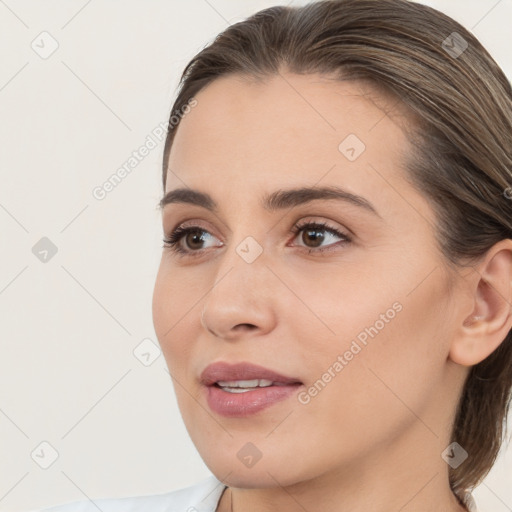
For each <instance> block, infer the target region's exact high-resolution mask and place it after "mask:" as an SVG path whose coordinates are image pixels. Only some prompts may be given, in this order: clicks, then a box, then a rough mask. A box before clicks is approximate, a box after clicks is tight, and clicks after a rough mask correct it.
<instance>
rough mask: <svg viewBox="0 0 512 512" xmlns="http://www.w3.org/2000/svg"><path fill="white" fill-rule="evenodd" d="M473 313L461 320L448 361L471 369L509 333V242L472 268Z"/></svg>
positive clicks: (511, 268)
mask: <svg viewBox="0 0 512 512" xmlns="http://www.w3.org/2000/svg"><path fill="white" fill-rule="evenodd" d="M474 270H475V274H474V276H476V277H474V278H473V279H472V282H471V286H472V303H473V310H472V312H471V313H470V315H468V316H466V317H465V318H463V321H462V323H461V325H460V326H459V327H458V328H457V329H456V333H455V335H454V338H453V340H452V343H451V346H450V354H449V358H450V359H451V360H452V361H453V362H454V363H457V364H460V365H463V366H473V365H476V364H478V363H480V362H481V361H483V360H484V359H486V358H487V357H488V356H489V355H491V354H492V353H493V352H494V351H495V350H496V349H497V348H498V347H499V345H500V344H501V343H502V342H503V340H504V339H505V338H506V337H507V335H508V334H509V332H510V330H511V329H512V240H510V239H506V240H501V241H500V242H498V243H497V244H495V245H494V246H493V247H492V248H491V249H490V250H489V251H488V252H487V255H486V257H485V258H484V260H483V261H482V262H481V263H480V264H479V265H478V266H476V267H474Z"/></svg>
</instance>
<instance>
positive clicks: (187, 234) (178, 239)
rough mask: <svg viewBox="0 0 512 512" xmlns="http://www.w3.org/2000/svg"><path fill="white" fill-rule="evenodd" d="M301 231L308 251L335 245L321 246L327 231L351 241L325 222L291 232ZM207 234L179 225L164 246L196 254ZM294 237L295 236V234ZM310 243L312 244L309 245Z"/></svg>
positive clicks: (197, 229)
mask: <svg viewBox="0 0 512 512" xmlns="http://www.w3.org/2000/svg"><path fill="white" fill-rule="evenodd" d="M301 231H303V234H302V237H301V240H302V241H303V242H304V244H305V245H299V246H298V247H303V248H307V249H308V252H309V253H311V252H322V251H325V250H328V249H330V248H331V246H333V245H336V244H335V243H331V244H328V245H327V247H322V244H323V242H325V240H326V239H327V237H326V235H325V233H327V236H330V237H334V238H336V237H337V238H340V239H341V241H342V242H344V243H349V242H350V241H351V238H350V237H349V236H348V235H347V234H345V233H342V232H340V231H339V230H337V229H335V228H333V227H330V226H328V225H327V224H326V223H317V222H308V223H306V224H302V225H295V226H294V227H293V228H292V230H291V233H292V234H294V235H299V233H300V232H301ZM208 236H210V237H212V236H213V235H211V234H210V233H209V232H208V231H206V230H205V229H203V228H201V227H199V226H191V227H186V228H184V227H181V226H179V227H178V228H176V229H175V230H174V231H173V232H172V233H171V235H170V236H169V237H168V238H164V240H163V242H164V248H168V249H170V250H172V251H174V252H175V253H177V254H179V255H181V256H184V255H188V254H190V255H191V256H196V255H198V254H200V253H202V251H203V249H205V247H203V246H200V247H198V245H201V244H203V243H204V242H205V240H206V239H207V237H208ZM295 238H297V236H296V237H295ZM182 241H184V242H186V244H185V245H186V246H188V248H183V247H182ZM310 243H311V244H312V245H309V244H310Z"/></svg>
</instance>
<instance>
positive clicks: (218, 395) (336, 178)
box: [153, 73, 456, 487]
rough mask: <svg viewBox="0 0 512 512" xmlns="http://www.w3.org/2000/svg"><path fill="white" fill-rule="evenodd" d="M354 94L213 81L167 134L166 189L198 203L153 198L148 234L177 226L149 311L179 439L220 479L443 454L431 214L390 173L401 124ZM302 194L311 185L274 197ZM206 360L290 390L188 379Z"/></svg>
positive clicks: (330, 471)
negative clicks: (154, 227)
mask: <svg viewBox="0 0 512 512" xmlns="http://www.w3.org/2000/svg"><path fill="white" fill-rule="evenodd" d="M369 92H371V91H369V89H367V88H366V89H365V88H364V87H363V85H362V84H358V83H355V82H340V81H334V80H329V79H328V78H326V77H325V76H319V75H303V76H298V75H294V74H291V73H288V74H283V76H282V77H280V76H278V77H274V78H268V79H267V80H265V81H264V82H254V81H248V80H242V79H241V78H240V77H229V78H221V79H217V80H216V81H214V82H213V83H212V84H210V85H209V86H208V87H207V88H205V89H203V90H202V91H201V92H200V93H199V94H198V95H197V96H196V100H197V105H196V106H195V107H194V108H193V109H191V111H190V112H189V113H188V114H186V116H185V117H184V118H183V119H182V121H181V124H180V126H179V130H178V132H177V134H176V137H175V140H174V143H173V147H172V151H171V153H170V157H169V162H168V165H169V170H168V174H167V183H166V192H169V191H173V190H175V189H178V188H188V189H193V190H195V191H198V192H201V193H204V194H208V195H209V196H210V198H211V200H212V202H214V203H215V206H216V207H215V209H212V208H209V207H208V205H206V204H205V203H204V202H203V203H202V204H193V203H192V202H191V197H192V196H191V195H190V194H189V195H188V196H187V197H184V196H183V195H182V196H181V198H179V199H176V198H175V200H173V201H171V202H169V203H168V204H166V206H164V208H163V214H162V215H163V216H162V220H163V231H164V234H165V235H166V236H168V237H169V236H171V235H172V233H173V232H174V231H175V230H176V229H177V228H180V227H181V228H193V231H192V232H189V233H188V234H187V233H185V234H183V233H182V234H181V235H182V236H181V238H179V239H178V241H177V243H176V245H175V246H174V250H173V249H172V248H164V249H163V253H162V259H161V263H160V267H159V271H158V275H157V279H156V284H155V288H154V296H153V320H154V326H155V330H156V333H157V336H158V339H159V342H160V344H161V347H162V350H163V353H164V355H165V359H166V362H167V365H168V368H169V372H170V374H171V376H172V378H173V382H174V388H175V392H176V395H177V400H178V404H179V407H180V410H181V413H182V416H183V420H184V422H185V425H186V427H187V430H188V432H189V434H190V436H191V439H192V441H193V442H194V444H195V445H196V447H197V449H198V451H199V453H200V454H201V456H202V458H203V460H204V461H205V463H206V464H207V466H208V467H209V468H210V470H211V471H212V472H213V473H214V474H215V475H216V476H217V477H218V478H222V479H225V481H226V482H228V483H229V484H230V485H234V486H239V487H258V486H264V485H269V486H274V485H276V481H277V482H280V484H281V485H291V484H293V483H297V482H304V481H306V480H307V481H311V480H313V479H315V478H320V477H324V478H327V477H328V476H332V475H335V474H336V475H341V474H343V473H345V472H348V471H349V469H350V470H352V471H353V470H354V468H356V467H358V466H359V467H361V468H364V467H365V465H366V466H368V467H370V466H371V465H372V464H376V463H377V462H378V463H380V461H382V460H386V461H387V463H388V464H393V461H394V462H396V465H397V467H398V466H400V464H402V466H401V467H403V462H404V461H407V460H410V459H411V457H412V458H417V459H418V460H417V461H415V464H416V465H417V464H419V460H420V459H422V460H423V461H424V464H426V465H428V464H430V462H429V459H428V456H427V454H428V453H434V454H435V458H436V461H435V462H432V464H437V463H438V459H439V460H440V457H439V456H438V454H440V453H441V451H442V450H443V449H444V448H445V447H446V443H445V441H446V440H445V438H444V433H445V432H444V430H443V429H444V428H445V427H446V425H448V423H449V420H450V417H451V415H452V413H453V410H452V406H453V407H454V406H455V400H456V397H455V392H454V391H453V374H452V373H450V372H452V370H451V367H450V363H449V361H448V353H449V345H450V341H449V340H450V329H451V328H452V327H451V326H452V323H453V318H454V314H455V313H454V307H453V304H454V298H453V294H452V290H451V289H450V288H449V287H448V280H447V272H448V271H447V270H446V266H445V262H444V259H443V257H442V255H441V254H440V252H439V250H438V248H437V245H436V242H435V238H434V231H433V228H434V225H435V220H434V215H433V211H432V209H431V207H430V205H429V203H428V201H427V199H426V198H425V197H424V196H423V195H422V193H421V192H420V191H418V190H416V189H414V188H413V187H412V186H411V185H410V184H409V182H408V181H407V179H406V173H405V169H404V163H403V157H404V155H405V154H406V153H407V150H408V147H409V146H408V143H407V140H406V136H405V133H404V132H405V130H404V126H405V123H406V117H404V116H403V115H402V114H401V113H400V112H399V111H398V110H397V108H398V106H396V108H395V109H394V115H391V114H390V111H391V107H393V105H394V103H395V102H394V101H393V100H391V99H390V98H386V97H384V96H382V95H379V94H377V93H371V94H368V93H369ZM363 93H366V94H363ZM385 112H388V115H386V114H385ZM302 188H305V189H310V188H314V189H315V190H316V191H317V192H318V194H317V195H316V196H313V195H311V193H306V192H304V193H302V194H297V193H295V194H293V193H285V192H288V191H292V190H296V189H302ZM321 188H330V189H331V190H333V189H334V188H336V190H337V191H338V192H341V194H340V195H339V196H335V195H334V194H331V195H330V196H325V195H324V196H322V195H321V194H320V192H319V189H321ZM276 194H279V195H276ZM267 196H271V198H272V200H268V201H265V199H268V197H267ZM210 206H211V205H210ZM218 362H225V363H228V364H236V363H249V364H254V365H258V366H260V367H264V368H266V369H268V370H271V371H273V372H276V373H278V374H280V375H283V376H287V377H291V378H293V379H292V380H294V381H296V382H298V383H299V384H296V385H293V386H292V385H288V386H278V385H277V383H276V382H275V381H274V384H273V385H272V386H270V387H269V388H264V389H262V388H260V389H250V390H248V391H244V392H239V393H235V392H233V390H232V389H231V390H223V389H221V388H219V387H218V386H213V387H212V386H206V385H204V384H203V383H202V382H201V375H202V372H203V370H205V368H207V366H208V365H210V364H212V363H218ZM216 375H217V377H218V374H216ZM240 375H241V374H240ZM244 375H246V374H244ZM212 378H215V375H213V377H212ZM251 378H258V372H257V371H256V373H248V374H247V379H246V380H251ZM220 380H226V379H220ZM227 380H230V379H227ZM233 380H240V379H233ZM269 380H271V379H269ZM260 384H261V383H260ZM263 384H265V383H263ZM267 384H268V383H267ZM439 397H442V400H440V399H439ZM262 403H263V404H265V406H264V407H262V406H261V404H262ZM447 404H448V407H447ZM411 447H412V448H413V452H411ZM411 453H412V454H411ZM415 467H416V466H415Z"/></svg>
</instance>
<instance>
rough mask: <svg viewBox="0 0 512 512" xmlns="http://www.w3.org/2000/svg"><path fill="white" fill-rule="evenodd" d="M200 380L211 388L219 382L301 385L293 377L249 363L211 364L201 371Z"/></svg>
mask: <svg viewBox="0 0 512 512" xmlns="http://www.w3.org/2000/svg"><path fill="white" fill-rule="evenodd" d="M200 378H201V383H202V384H204V385H205V386H212V385H214V384H216V383H217V382H219V381H221V382H222V381H224V382H226V381H249V380H256V379H257V380H268V381H271V382H272V384H273V385H290V384H302V382H301V381H300V380H299V379H297V378H295V377H288V376H286V375H281V374H280V373H277V372H275V371H273V370H270V369H268V368H265V367H263V366H259V365H255V364H251V363H236V364H229V363H226V362H217V363H213V364H210V365H208V366H207V367H206V368H205V369H204V370H203V372H202V373H201V377H200Z"/></svg>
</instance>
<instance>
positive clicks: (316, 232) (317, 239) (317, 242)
mask: <svg viewBox="0 0 512 512" xmlns="http://www.w3.org/2000/svg"><path fill="white" fill-rule="evenodd" d="M312 233H314V234H312ZM315 235H316V236H315ZM306 236H307V237H310V236H311V237H312V239H313V247H318V246H320V245H322V241H323V239H324V235H323V233H322V232H321V231H320V230H316V229H309V230H307V231H304V236H303V237H302V240H303V242H304V243H305V244H306V245H308V244H307V241H306V239H305V237H306Z"/></svg>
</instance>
